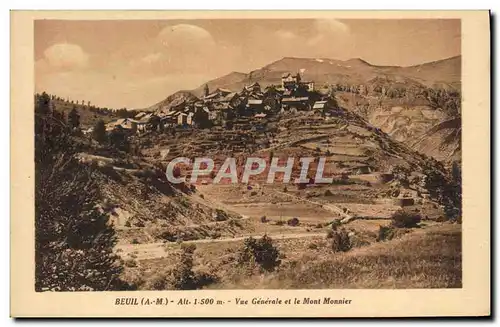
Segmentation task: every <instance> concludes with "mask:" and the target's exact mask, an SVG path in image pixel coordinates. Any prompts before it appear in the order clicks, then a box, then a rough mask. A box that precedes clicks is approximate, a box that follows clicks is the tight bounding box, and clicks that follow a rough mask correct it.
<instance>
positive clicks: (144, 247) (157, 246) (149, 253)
mask: <svg viewBox="0 0 500 327" xmlns="http://www.w3.org/2000/svg"><path fill="white" fill-rule="evenodd" d="M249 236H250V235H247V236H239V237H228V238H219V239H202V240H193V241H184V242H182V243H183V244H184V243H185V244H206V243H227V242H240V241H243V240H244V239H246V238H248V237H249ZM251 236H252V237H253V238H256V239H259V238H261V237H262V236H261V235H251ZM269 236H270V237H271V238H272V239H273V240H288V239H297V238H309V237H324V236H325V233H289V234H269ZM176 245H177V243H175V242H166V243H163V242H159V243H146V244H122V245H117V246H116V247H115V252H117V253H118V254H119V255H121V256H122V257H123V258H127V257H131V256H133V257H135V259H136V260H147V259H159V258H165V257H168V255H169V251H168V248H170V247H173V246H176Z"/></svg>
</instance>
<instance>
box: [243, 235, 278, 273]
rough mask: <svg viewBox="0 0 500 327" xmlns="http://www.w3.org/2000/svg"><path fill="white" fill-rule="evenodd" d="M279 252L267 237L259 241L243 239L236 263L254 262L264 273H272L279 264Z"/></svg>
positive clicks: (251, 238) (250, 238)
mask: <svg viewBox="0 0 500 327" xmlns="http://www.w3.org/2000/svg"><path fill="white" fill-rule="evenodd" d="M279 255H280V253H279V250H278V248H277V247H276V246H275V245H274V244H273V240H272V238H270V237H269V236H267V235H264V236H262V238H260V239H255V238H253V237H249V238H247V239H245V241H244V244H243V248H242V249H240V251H239V253H238V259H237V262H238V264H240V265H245V264H248V263H253V262H255V263H256V264H258V265H259V266H260V268H261V270H265V271H273V270H274V269H275V268H276V267H277V266H279V265H280V264H281V260H279Z"/></svg>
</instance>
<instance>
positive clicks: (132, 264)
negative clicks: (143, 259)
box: [125, 259, 137, 267]
mask: <svg viewBox="0 0 500 327" xmlns="http://www.w3.org/2000/svg"><path fill="white" fill-rule="evenodd" d="M125 266H127V267H137V262H136V261H135V260H134V259H128V260H127V261H125Z"/></svg>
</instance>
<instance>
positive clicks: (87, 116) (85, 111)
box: [52, 100, 119, 128]
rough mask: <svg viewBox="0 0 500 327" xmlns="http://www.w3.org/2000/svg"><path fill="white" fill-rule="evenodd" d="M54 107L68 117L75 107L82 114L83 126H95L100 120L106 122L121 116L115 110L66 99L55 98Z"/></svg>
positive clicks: (81, 122)
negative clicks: (75, 102) (71, 101)
mask: <svg viewBox="0 0 500 327" xmlns="http://www.w3.org/2000/svg"><path fill="white" fill-rule="evenodd" d="M52 104H53V108H54V109H55V110H57V111H60V112H63V113H64V116H65V117H68V114H69V113H70V111H71V110H73V108H76V111H77V112H78V115H79V116H80V124H81V126H82V128H88V127H91V126H94V125H95V123H96V122H97V121H98V120H103V121H104V122H105V123H107V122H110V121H112V120H115V119H117V118H119V117H118V116H117V115H116V114H115V113H114V112H113V111H111V110H105V109H100V108H95V107H89V106H86V105H81V104H74V103H70V102H67V101H64V100H53V102H52Z"/></svg>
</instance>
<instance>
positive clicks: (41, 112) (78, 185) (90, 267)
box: [35, 95, 127, 291]
mask: <svg viewBox="0 0 500 327" xmlns="http://www.w3.org/2000/svg"><path fill="white" fill-rule="evenodd" d="M46 100H47V97H46V96H45V95H42V96H41V97H40V98H39V101H38V102H37V103H36V108H35V111H36V112H37V114H36V115H35V126H36V129H35V289H36V291H46V290H50V291H83V290H100V291H105V290H117V289H123V288H125V287H127V286H126V285H125V284H123V283H122V282H121V281H120V279H119V277H118V276H119V274H120V272H121V267H120V265H119V263H118V260H117V259H118V258H117V257H116V255H114V254H113V252H112V251H113V246H114V244H115V241H116V239H115V234H114V229H113V228H112V227H111V226H110V225H109V224H108V217H107V214H106V213H105V212H102V211H100V210H99V209H98V204H99V203H101V202H102V201H101V194H100V192H99V187H98V185H97V184H96V182H95V180H96V176H95V174H96V172H95V171H93V170H92V169H91V168H90V167H87V166H82V165H81V164H80V163H79V162H78V161H77V160H76V159H75V158H74V154H75V153H76V152H78V148H77V146H76V145H75V144H74V143H73V142H72V139H71V137H70V136H69V133H68V130H67V129H66V128H64V121H63V120H61V117H62V115H60V114H58V113H57V112H50V111H47V109H48V107H47V101H46Z"/></svg>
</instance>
